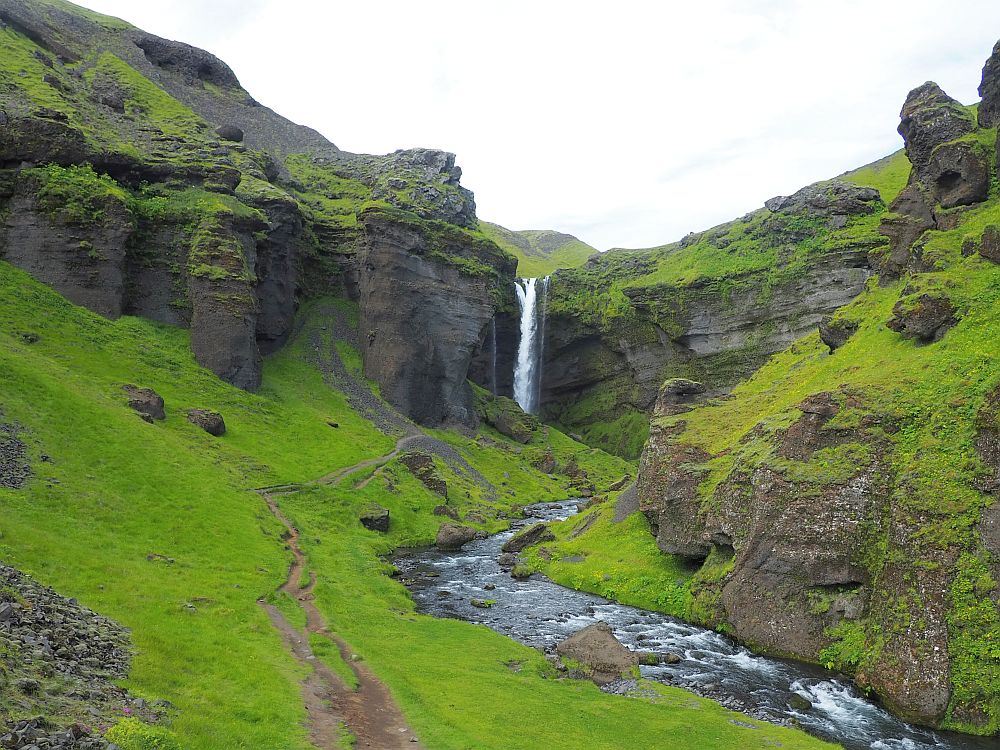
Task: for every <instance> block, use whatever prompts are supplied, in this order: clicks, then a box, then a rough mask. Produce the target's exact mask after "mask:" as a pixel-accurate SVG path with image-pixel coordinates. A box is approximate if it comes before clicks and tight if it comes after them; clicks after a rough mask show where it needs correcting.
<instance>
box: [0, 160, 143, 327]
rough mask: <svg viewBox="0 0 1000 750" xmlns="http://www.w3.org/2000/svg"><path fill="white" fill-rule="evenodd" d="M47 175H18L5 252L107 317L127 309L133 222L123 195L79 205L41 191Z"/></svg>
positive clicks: (5, 227)
mask: <svg viewBox="0 0 1000 750" xmlns="http://www.w3.org/2000/svg"><path fill="white" fill-rule="evenodd" d="M44 185H45V183H44V180H43V178H42V177H41V176H39V175H36V174H33V173H22V175H21V176H19V178H18V180H17V182H16V187H15V189H14V194H13V195H12V197H11V198H10V200H9V202H8V203H7V207H6V209H7V210H6V212H5V216H4V221H3V223H2V224H0V257H3V259H4V260H6V261H7V262H8V263H11V264H12V265H15V266H17V267H18V268H22V269H24V270H25V271H27V272H28V273H30V274H31V275H32V276H34V277H35V278H36V279H38V280H39V281H41V282H43V283H45V284H48V285H49V286H51V287H53V288H54V289H55V290H56V291H58V292H59V293H60V294H62V295H63V296H65V297H66V298H68V299H69V300H70V301H71V302H74V303H76V304H78V305H83V306H84V307H87V308H88V309H90V310H93V311H94V312H96V313H98V314H100V315H103V316H105V317H107V318H117V317H118V316H119V315H121V314H122V298H123V295H124V267H125V253H126V243H127V242H128V240H129V238H130V237H131V236H132V232H133V225H132V220H131V218H130V214H129V210H128V208H127V207H126V205H125V202H124V200H122V199H121V198H119V197H118V196H116V195H113V194H110V193H109V194H107V195H103V196H90V197H89V198H88V199H87V201H88V203H87V206H88V210H86V211H83V210H74V209H72V208H70V207H67V206H66V205H64V203H63V202H62V201H61V200H60V199H59V198H58V196H57V195H53V196H52V197H51V198H50V199H49V198H43V197H42V196H43V194H42V193H40V190H42V188H43V186H44Z"/></svg>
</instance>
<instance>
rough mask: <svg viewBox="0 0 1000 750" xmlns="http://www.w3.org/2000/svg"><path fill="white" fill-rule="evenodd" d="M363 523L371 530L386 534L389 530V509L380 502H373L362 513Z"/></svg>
mask: <svg viewBox="0 0 1000 750" xmlns="http://www.w3.org/2000/svg"><path fill="white" fill-rule="evenodd" d="M360 520H361V525H362V526H364V527H365V528H366V529H368V530H369V531H378V532H379V533H382V534H385V533H387V532H388V531H389V510H388V509H387V508H383V507H382V506H381V505H379V504H378V503H372V504H371V505H370V506H368V507H367V508H365V510H364V511H362V513H361V518H360Z"/></svg>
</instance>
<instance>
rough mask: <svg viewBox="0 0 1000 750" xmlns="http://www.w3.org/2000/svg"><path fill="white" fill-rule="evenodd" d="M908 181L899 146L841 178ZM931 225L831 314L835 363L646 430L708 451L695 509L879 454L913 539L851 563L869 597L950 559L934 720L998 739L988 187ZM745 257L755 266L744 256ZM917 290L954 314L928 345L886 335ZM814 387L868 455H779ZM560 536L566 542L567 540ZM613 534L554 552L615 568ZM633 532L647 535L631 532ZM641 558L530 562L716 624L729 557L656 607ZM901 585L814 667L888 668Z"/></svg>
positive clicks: (812, 352)
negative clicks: (596, 567)
mask: <svg viewBox="0 0 1000 750" xmlns="http://www.w3.org/2000/svg"><path fill="white" fill-rule="evenodd" d="M980 137H989V138H991V139H992V138H995V132H992V131H986V132H985V134H983V133H980ZM908 174H909V164H908V162H907V161H906V159H905V156H904V155H903V154H902V152H899V153H897V154H894V155H893V156H892V157H888V158H887V159H885V160H882V161H880V162H876V163H875V164H873V165H869V166H868V167H865V168H862V169H859V170H856V171H855V172H851V173H847V174H846V175H844V176H843V178H842V179H844V180H850V181H855V182H856V183H857V184H861V185H865V186H871V187H875V188H877V189H879V190H880V192H881V194H882V195H883V197H884V198H885V199H891V198H892V197H894V196H895V195H897V194H898V193H899V191H900V190H901V189H902V188H903V186H904V185H905V182H906V179H907V176H908ZM941 215H942V216H945V217H947V220H946V221H942V222H941V225H942V226H943V227H948V226H950V227H951V228H942V229H939V230H931V231H929V232H928V233H927V234H926V235H925V236H924V237H923V239H922V240H921V241H920V246H921V261H920V263H921V270H920V271H919V272H911V273H909V274H907V275H906V276H905V278H903V279H901V280H898V281H891V280H886V281H883V282H881V283H879V280H878V279H877V278H873V279H870V280H869V284H868V285H867V288H866V289H865V291H864V292H863V293H862V294H861V295H860V296H859V297H858V298H857V299H856V300H855V301H854V302H852V303H851V304H849V305H847V306H846V307H843V308H841V310H840V311H838V313H837V314H836V316H835V319H837V320H845V321H850V322H852V323H855V324H857V327H858V328H857V332H856V333H854V334H853V336H851V338H850V339H849V340H848V341H847V343H846V344H844V345H843V346H842V347H841V348H838V349H837V350H836V351H835V352H833V353H832V354H831V353H830V350H829V348H828V347H827V346H826V345H825V344H824V343H823V342H822V341H821V340H820V337H819V334H818V333H813V334H811V335H808V336H806V337H805V338H803V339H801V340H799V341H798V342H796V343H795V344H794V345H793V346H792V347H790V348H789V349H787V350H786V351H783V352H781V353H779V354H777V355H775V356H773V357H772V358H771V359H770V360H769V361H767V363H766V364H765V365H764V366H763V367H762V368H760V369H759V370H757V371H756V372H755V373H754V374H753V375H752V376H751V377H750V378H749V379H748V380H746V381H745V382H743V383H740V384H738V385H737V386H736V387H735V388H734V389H733V391H732V394H731V396H730V397H726V398H721V399H716V400H710V401H708V402H707V403H706V404H704V405H701V406H697V407H695V408H693V409H692V410H690V411H686V412H684V413H681V414H678V415H675V416H668V417H662V418H660V419H657V420H655V422H654V423H655V424H656V426H657V427H658V428H660V429H662V430H664V431H665V432H664V434H670V435H672V436H673V437H671V438H670V439H671V440H676V441H677V442H678V443H679V444H681V445H684V446H691V447H693V448H694V449H696V450H697V451H704V453H705V454H707V455H708V456H710V457H711V458H710V459H709V460H708V461H707V462H706V463H704V464H699V466H697V467H695V468H696V469H697V470H698V471H700V472H702V474H701V476H702V480H701V484H700V486H699V489H698V494H699V497H700V498H701V502H702V504H703V508H711V507H714V506H713V503H715V502H716V499H715V498H716V494H715V493H716V490H717V489H718V488H719V487H720V485H722V484H723V483H724V482H725V481H727V480H729V479H730V478H731V477H734V476H742V477H744V478H746V477H749V476H750V475H751V474H752V473H753V472H754V471H757V470H759V469H768V470H771V471H776V472H777V473H778V475H779V476H782V477H783V478H784V479H786V480H788V481H792V482H796V483H798V485H799V486H800V487H801V488H802V489H801V491H802V492H806V493H808V492H813V493H816V496H821V495H820V493H821V492H822V491H823V490H824V488H827V487H831V486H836V485H837V484H838V483H839V482H843V481H844V480H845V478H846V477H848V476H850V475H852V474H853V473H854V472H855V471H856V470H857V467H858V466H860V465H862V464H864V463H866V462H867V461H868V458H867V457H868V456H869V455H870V451H872V450H876V449H877V450H879V451H884V453H885V455H884V460H885V461H886V463H887V466H888V470H887V471H888V476H889V477H891V482H892V486H893V490H892V497H891V498H890V499H889V502H891V504H892V514H893V517H894V518H895V519H896V522H897V523H899V524H901V525H903V526H904V527H905V528H910V529H913V530H915V531H914V533H913V536H912V538H910V539H909V541H908V542H907V543H906V547H905V549H903V548H901V547H900V546H899V542H898V540H890V539H888V538H884V537H883V538H880V539H879V540H876V542H874V543H873V544H872V547H871V549H870V551H869V554H867V555H866V556H865V559H864V560H861V561H859V563H860V564H863V565H864V566H865V567H866V568H867V569H868V571H869V573H870V575H871V579H872V581H873V582H874V585H875V586H876V587H878V586H879V585H880V583H879V582H880V580H881V578H880V576H883V575H886V576H888V575H889V574H890V573H889V571H890V570H891V569H892V568H893V567H894V566H897V569H898V566H900V565H902V566H903V567H906V566H912V567H913V568H914V569H918V568H920V567H921V566H923V567H924V568H926V569H927V570H936V569H939V568H940V566H941V564H942V563H941V560H942V559H954V563H953V568H952V570H953V572H954V576H953V578H952V583H951V584H950V588H949V590H948V591H947V607H948V615H947V640H948V643H947V648H948V651H949V653H950V655H951V665H952V666H951V669H952V673H951V685H952V692H951V703H950V706H949V709H948V713H947V716H946V718H945V721H944V725H945V726H947V727H951V728H955V729H959V730H963V731H974V732H976V733H985V734H992V733H996V732H998V731H1000V648H998V646H997V644H998V643H1000V612H998V607H997V604H996V602H997V596H998V587H1000V582H998V581H997V580H996V577H995V571H996V570H997V565H998V562H1000V561H998V560H996V559H995V558H991V557H990V553H989V552H988V550H987V549H986V548H985V547H984V541H983V538H982V537H981V536H980V531H979V526H978V524H979V521H980V518H981V517H982V514H983V511H984V509H985V508H987V507H988V506H989V505H990V504H991V503H995V502H996V500H995V498H992V497H991V495H990V494H988V492H984V489H983V488H984V486H983V484H982V483H981V482H982V477H984V476H986V475H989V473H990V471H991V469H989V468H988V467H987V466H986V465H985V464H984V457H983V456H982V455H980V453H979V452H977V448H976V444H977V435H978V434H979V430H980V429H981V427H982V424H983V420H984V419H986V418H984V417H983V416H982V415H983V414H984V413H986V412H987V411H988V409H987V406H986V405H987V399H988V397H989V396H990V394H994V393H995V392H996V389H997V388H998V387H1000V367H998V364H997V359H996V346H995V342H996V341H997V340H998V337H1000V266H998V265H997V264H996V263H994V262H991V261H990V260H987V259H986V258H984V257H982V256H980V255H979V254H978V253H977V252H976V251H975V249H976V248H977V247H979V246H980V245H981V243H982V236H983V233H984V230H985V229H986V228H987V227H990V226H996V225H1000V191H998V186H997V184H996V180H994V184H993V187H992V190H991V193H990V198H989V200H988V201H987V202H985V203H983V204H980V205H977V206H972V207H966V208H963V209H959V210H952V211H945V212H941ZM874 218H877V217H874ZM864 223H865V228H864V231H873V230H874V227H869V226H867V225H868V223H869V220H868V219H867V218H866V219H865V220H864ZM692 247H695V248H697V245H695V246H692ZM685 251H687V252H688V253H691V252H694V253H697V252H698V251H697V249H696V250H694V251H691V248H690V247H689V248H685V249H676V250H674V251H673V252H674V253H678V254H680V253H684V252H685ZM664 253H665V254H664V255H663V256H662V257H661V259H660V260H659V266H658V268H657V269H656V270H655V271H652V272H651V273H653V274H659V275H660V276H664V275H667V276H671V277H672V278H674V279H677V278H679V277H682V276H683V274H684V273H685V270H684V269H685V267H686V264H683V263H682V264H680V265H679V267H676V268H675V267H673V266H672V265H671V263H670V261H669V258H670V253H669V252H666V251H664ZM715 260H716V261H718V260H719V259H718V258H716V259H715ZM748 261H749V262H753V263H756V262H757V261H756V260H753V259H752V258H750V259H744V262H748ZM695 268H703V266H696V267H695ZM628 283H639V282H628ZM611 288H612V289H614V284H612V285H611ZM924 294H929V295H931V296H934V297H942V298H947V299H948V300H949V301H950V303H951V304H952V305H953V306H954V309H955V311H956V312H955V317H956V318H957V319H958V322H957V324H956V325H955V326H954V327H953V328H951V329H950V330H948V332H947V333H946V334H945V335H944V336H943V338H942V339H941V340H940V341H937V342H934V343H922V342H920V341H915V340H913V339H912V338H904V337H903V336H901V335H900V334H899V333H897V332H895V331H893V330H890V329H889V328H888V327H887V325H886V323H887V322H888V321H889V320H890V319H892V318H893V316H894V314H896V312H898V311H899V310H906V309H910V308H913V307H914V306H916V305H918V304H919V301H920V298H921V295H924ZM822 393H832V394H839V395H838V396H837V398H839V399H841V400H842V401H843V400H844V399H847V400H849V404H850V405H849V406H847V407H844V408H843V410H842V411H841V412H840V413H839V414H838V416H837V417H836V418H835V420H833V421H831V423H830V425H829V427H830V429H831V430H837V429H859V428H861V426H865V425H868V426H870V425H873V424H874V425H876V427H875V428H872V429H874V430H875V432H869V433H866V434H868V437H869V438H870V439H871V441H873V442H872V445H867V444H865V445H862V444H859V443H848V444H845V445H841V446H838V447H836V448H829V449H825V450H820V451H817V452H816V453H815V454H814V456H813V457H812V458H811V459H809V460H808V461H804V462H800V461H789V460H787V459H784V458H781V457H780V456H779V455H778V450H777V444H778V443H779V442H780V439H779V438H778V437H776V436H780V435H781V434H783V432H782V431H783V430H784V429H785V428H788V427H789V426H790V425H792V424H793V423H794V422H795V421H796V420H797V419H799V418H800V417H801V415H802V412H801V411H800V410H799V409H798V408H797V407H798V405H799V404H800V403H802V402H803V401H804V400H805V399H807V398H808V397H810V396H814V395H816V394H822ZM845 403H847V401H845ZM865 429H868V428H865ZM665 439H666V438H665ZM873 446H877V448H876V447H873ZM633 523H635V524H638V525H640V526H642V525H644V524H640V523H639V522H638V521H633ZM557 533H559V534H560V536H561V537H564V536H565V532H557ZM622 533H623V530H622V529H621V528H617V527H615V526H611V525H607V524H605V523H598V524H595V525H594V526H593V527H592V528H591V529H590V530H589V531H588V532H587V533H585V534H583V535H581V536H580V537H579V538H578V539H576V540H574V541H573V542H572V543H569V542H565V541H563V542H561V543H560V545H559V547H558V549H559V551H560V552H570V551H571V552H572V553H573V554H581V555H587V556H588V557H587V559H588V560H589V559H591V557H592V558H593V559H594V560H595V561H598V560H609V558H608V555H609V553H612V557H611V558H610V560H612V561H613V560H614V556H613V555H614V553H616V551H617V550H618V549H619V548H620V546H621V545H620V542H619V537H620V535H621V534H622ZM635 533H639V534H644V533H646V531H645V529H636V530H635ZM641 548H642V549H644V550H645V552H644V553H643V554H641V555H640V559H639V560H637V561H633V562H630V563H629V565H628V566H627V567H626V568H623V570H624V580H622V581H620V582H619V583H618V584H617V585H615V586H612V585H611V584H610V582H607V581H604V582H601V581H595V580H593V579H590V578H588V577H581V576H580V574H579V573H577V572H576V569H575V568H574V566H573V565H566V564H557V563H555V562H550V563H546V562H544V561H542V560H536V565H537V566H538V567H539V568H540V569H542V570H544V571H545V572H546V573H547V574H549V575H550V576H552V577H553V578H555V579H556V580H557V581H559V582H562V583H566V584H569V585H574V586H578V587H582V588H590V589H595V590H599V591H604V593H605V594H612V595H613V596H614V597H615V598H618V599H619V600H622V601H624V602H627V603H638V604H643V605H645V606H649V605H650V604H652V605H653V606H656V607H657V608H660V609H662V610H663V611H666V612H671V613H674V614H680V615H681V616H684V617H686V618H688V619H691V620H694V621H699V622H707V623H709V624H712V625H714V626H716V627H720V628H722V629H725V628H726V624H725V622H720V621H719V620H718V611H717V609H716V603H714V602H713V600H712V597H713V596H714V597H717V596H718V591H719V586H720V585H721V583H723V582H724V581H725V579H726V577H727V575H728V574H729V573H730V571H731V570H732V560H731V559H730V560H728V561H727V562H726V563H724V564H717V561H714V560H713V558H712V557H711V556H710V557H709V559H708V560H706V561H705V563H704V565H703V567H702V568H701V569H700V570H699V571H698V572H697V573H696V574H695V575H694V577H693V578H692V579H690V582H687V581H685V580H684V578H683V577H678V579H677V580H676V582H673V583H671V582H669V581H668V582H666V583H664V584H663V586H664V592H665V593H664V595H665V597H666V601H665V602H657V601H656V600H655V598H653V599H652V601H651V599H650V597H649V596H648V595H647V594H645V593H644V588H643V586H642V585H641V582H642V581H643V580H646V579H648V577H649V576H650V575H651V573H652V572H654V571H657V570H662V569H663V568H664V566H667V567H669V565H668V563H665V562H664V556H663V555H662V554H661V553H660V552H659V551H658V550H657V549H656V547H655V545H653V544H652V542H651V541H649V542H648V543H646V542H643V543H642V544H641ZM612 564H613V563H612ZM991 566H992V568H991ZM610 567H612V566H611V565H609V568H610ZM612 569H613V568H612ZM907 580H911V579H907ZM912 580H916V579H915V577H914V578H912ZM912 580H911V586H910V588H909V590H908V591H907V593H903V594H900V595H898V597H893V598H891V599H890V600H887V601H879V602H877V603H873V605H872V607H871V610H870V611H869V612H867V613H866V615H865V617H864V618H862V619H861V620H860V621H858V622H850V623H846V624H845V625H844V626H842V627H838V628H835V629H833V630H831V631H829V632H828V633H827V636H828V637H829V638H831V639H832V645H831V646H830V647H829V648H827V649H825V650H824V651H823V652H822V654H820V656H819V658H820V660H821V661H823V662H825V663H827V664H828V665H829V666H832V667H836V668H839V669H843V670H846V671H848V672H852V673H857V674H858V675H859V676H861V678H862V679H863V680H864V679H870V678H871V675H872V673H873V672H874V671H877V670H879V669H880V666H879V665H880V664H883V662H881V661H880V657H881V656H882V654H883V651H884V649H886V647H887V645H888V644H890V643H893V642H897V641H898V640H899V639H905V638H906V637H907V632H908V628H910V627H911V623H913V622H918V621H919V619H920V616H921V615H920V613H921V611H922V607H923V606H924V605H923V599H922V597H923V596H925V595H926V592H925V593H921V591H920V590H919V589H918V588H917V587H916V585H915V584H912ZM685 586H687V587H688V588H687V591H686V598H683V597H682V598H674V597H673V596H672V595H670V594H671V592H674V591H676V592H679V593H685V591H684V588H685ZM821 605H822V603H817V606H821ZM866 673H867V674H868V677H867V678H866V677H865V675H866ZM970 717H975V720H973V719H972V718H970Z"/></svg>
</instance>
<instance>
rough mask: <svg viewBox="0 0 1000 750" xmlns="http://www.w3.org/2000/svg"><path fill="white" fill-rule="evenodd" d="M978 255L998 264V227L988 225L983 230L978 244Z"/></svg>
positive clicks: (999, 249) (999, 243)
mask: <svg viewBox="0 0 1000 750" xmlns="http://www.w3.org/2000/svg"><path fill="white" fill-rule="evenodd" d="M979 254H980V255H981V256H982V257H984V258H986V260H991V261H993V262H994V263H1000V227H997V226H996V225H995V224H990V225H989V226H988V227H986V229H985V230H983V238H982V240H981V241H980V243H979Z"/></svg>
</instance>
